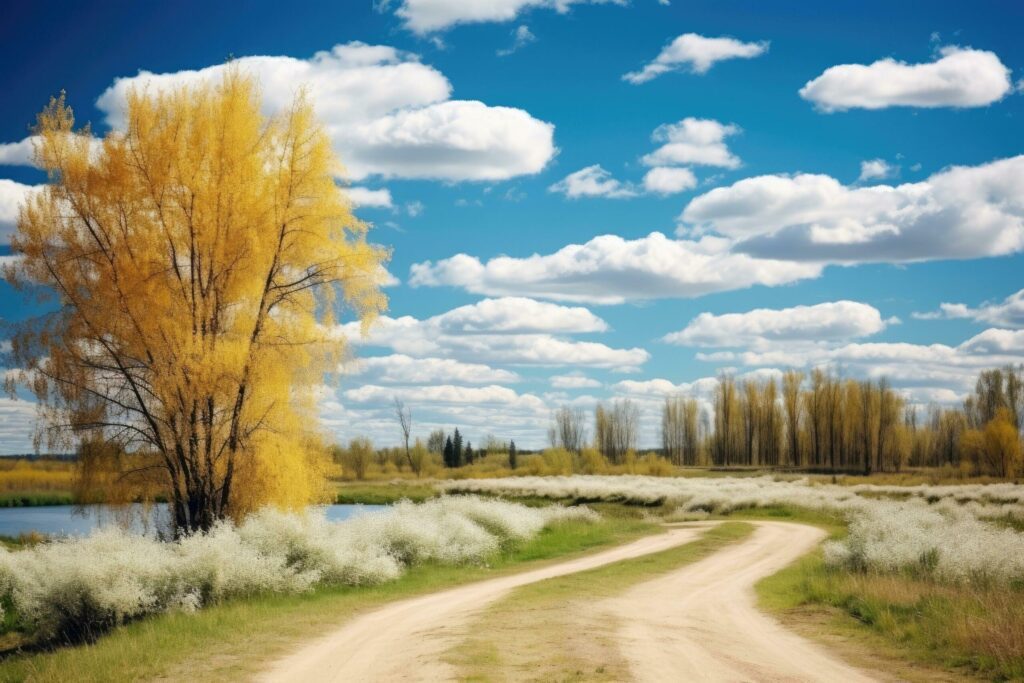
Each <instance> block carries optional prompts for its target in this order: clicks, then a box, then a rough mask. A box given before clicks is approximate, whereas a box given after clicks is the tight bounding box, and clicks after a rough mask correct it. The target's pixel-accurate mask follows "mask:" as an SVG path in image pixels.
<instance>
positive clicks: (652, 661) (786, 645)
mask: <svg viewBox="0 0 1024 683" xmlns="http://www.w3.org/2000/svg"><path fill="white" fill-rule="evenodd" d="M756 524H757V527H758V528H757V530H756V531H755V532H754V534H753V535H752V536H751V537H750V538H749V539H747V540H746V541H744V542H742V543H739V544H735V545H732V546H729V547H727V548H725V549H724V550H721V551H719V552H717V553H715V554H714V555H712V556H710V557H707V558H705V559H703V560H701V561H699V562H696V563H694V564H691V565H687V566H685V567H682V568H680V569H678V570H676V571H674V572H671V573H669V574H666V575H664V576H661V577H659V578H657V579H654V580H652V581H647V582H645V583H642V584H640V585H637V586H635V587H634V588H632V589H630V590H629V591H628V592H627V593H625V594H623V595H622V596H618V597H616V598H613V599H609V600H605V601H603V602H601V603H597V604H596V605H594V607H593V609H596V610H598V611H599V612H600V613H604V614H607V615H608V616H610V617H612V618H614V619H615V620H617V621H618V623H619V624H620V626H619V627H618V629H617V633H616V639H617V642H618V644H619V647H620V649H621V652H622V654H623V655H624V656H625V657H626V660H627V661H628V662H629V667H630V671H631V672H632V674H633V677H634V679H635V680H637V681H644V682H655V681H828V682H829V683H836V682H838V681H842V682H843V683H854V682H857V681H870V680H873V679H871V678H869V677H868V675H867V674H866V673H865V672H862V671H859V670H857V669H855V668H853V667H851V666H849V665H847V664H845V663H843V662H842V661H840V660H838V659H837V658H836V657H834V656H832V655H830V654H829V653H828V652H827V651H825V650H824V649H823V648H822V647H820V646H818V645H816V644H814V643H812V642H810V641H808V640H805V639H803V638H801V637H800V636H798V635H796V634H794V633H791V632H789V631H787V630H785V629H784V628H783V627H782V626H780V625H779V624H778V622H776V621H775V620H774V619H772V618H771V617H769V616H767V615H765V614H763V613H761V612H759V611H758V610H757V608H756V606H755V595H754V588H753V587H754V584H755V583H756V582H757V581H758V580H759V579H761V578H763V577H765V576H769V575H771V574H774V573H775V572H777V571H779V570H780V569H782V568H783V567H785V566H786V565H788V564H790V563H791V562H793V561H794V560H796V559H797V558H798V557H800V556H801V555H803V554H805V553H807V552H809V551H810V550H811V549H812V548H814V546H815V545H817V544H818V543H819V542H820V541H821V540H822V538H824V536H825V534H824V532H823V531H821V530H820V529H817V528H815V527H810V526H804V525H802V524H788V523H785V522H759V523H756Z"/></svg>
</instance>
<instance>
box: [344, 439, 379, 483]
mask: <svg viewBox="0 0 1024 683" xmlns="http://www.w3.org/2000/svg"><path fill="white" fill-rule="evenodd" d="M372 461H373V443H372V442H371V441H370V440H369V439H367V438H365V437H361V436H359V437H356V438H354V439H352V440H351V441H349V442H348V448H346V449H345V450H344V452H343V453H342V459H341V464H342V467H344V468H345V473H346V474H350V475H352V476H354V477H355V478H356V479H365V478H366V469H367V468H368V467H369V466H370V463H371V462H372Z"/></svg>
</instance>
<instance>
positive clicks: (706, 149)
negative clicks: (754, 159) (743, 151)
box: [643, 116, 740, 168]
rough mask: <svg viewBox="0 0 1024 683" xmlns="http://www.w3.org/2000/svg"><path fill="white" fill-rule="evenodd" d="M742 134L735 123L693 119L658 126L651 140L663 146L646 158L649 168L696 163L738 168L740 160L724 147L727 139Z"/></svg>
mask: <svg viewBox="0 0 1024 683" xmlns="http://www.w3.org/2000/svg"><path fill="white" fill-rule="evenodd" d="M739 132H740V128H739V127H738V126H735V125H733V124H723V123H720V122H718V121H715V120H714V119H698V118H694V117H692V116H690V117H687V118H685V119H683V120H682V121H680V122H678V123H668V124H665V125H662V126H658V127H657V128H656V129H655V130H654V133H653V134H652V135H651V139H652V140H654V141H655V142H660V143H663V144H662V146H661V147H659V148H658V149H656V150H654V151H653V152H651V153H650V154H647V155H645V156H644V157H643V162H644V164H646V165H648V166H672V165H677V164H695V165H702V166H720V167H723V168H736V167H738V166H739V165H740V160H739V158H738V157H736V156H735V155H734V154H733V153H732V152H730V151H729V148H728V147H727V146H726V144H725V138H727V137H729V136H730V135H735V134H737V133H739Z"/></svg>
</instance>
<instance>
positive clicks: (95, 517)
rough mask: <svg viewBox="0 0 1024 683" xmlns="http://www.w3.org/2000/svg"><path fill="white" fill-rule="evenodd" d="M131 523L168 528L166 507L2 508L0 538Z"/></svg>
mask: <svg viewBox="0 0 1024 683" xmlns="http://www.w3.org/2000/svg"><path fill="white" fill-rule="evenodd" d="M383 507H385V506H383V505H325V506H324V510H325V511H326V513H327V519H329V520H331V521H332V522H340V521H341V520H344V519H348V518H349V517H352V516H353V515H357V514H360V513H364V512H369V511H371V510H379V509H381V508H383ZM124 520H128V526H129V527H130V528H131V529H132V530H133V531H137V532H140V533H147V534H148V533H153V532H154V530H157V529H166V528H167V526H168V524H167V522H168V509H167V506H166V505H154V506H153V508H152V509H151V510H150V511H149V513H148V514H147V513H146V511H145V510H144V509H143V507H142V506H141V505H132V506H129V507H128V509H127V510H125V509H113V508H108V507H105V506H102V505H89V506H85V507H84V508H80V507H76V506H74V505H53V506H47V507H20V508H0V536H18V535H20V534H27V533H30V532H36V533H40V534H43V535H46V536H85V535H86V534H88V533H89V532H90V531H92V530H93V529H96V528H99V527H102V526H106V525H110V524H119V523H122V522H123V521H124Z"/></svg>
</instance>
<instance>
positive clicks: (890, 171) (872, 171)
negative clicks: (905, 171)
mask: <svg viewBox="0 0 1024 683" xmlns="http://www.w3.org/2000/svg"><path fill="white" fill-rule="evenodd" d="M898 170H899V167H897V166H893V165H891V164H890V163H889V162H887V161H886V160H885V159H868V160H867V161H862V162H860V176H858V178H857V180H860V181H865V180H884V179H886V178H891V177H892V176H894V175H896V172H897V171H898Z"/></svg>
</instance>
